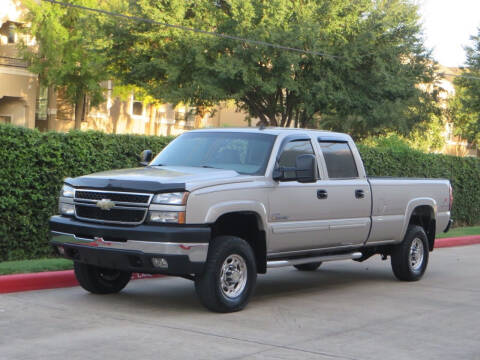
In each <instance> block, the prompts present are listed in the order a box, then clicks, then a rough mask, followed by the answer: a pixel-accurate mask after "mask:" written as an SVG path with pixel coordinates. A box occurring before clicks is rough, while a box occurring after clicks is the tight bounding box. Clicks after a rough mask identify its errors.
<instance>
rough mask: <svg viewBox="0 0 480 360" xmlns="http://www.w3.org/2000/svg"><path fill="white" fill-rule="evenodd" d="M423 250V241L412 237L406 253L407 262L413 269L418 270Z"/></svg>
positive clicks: (421, 262) (421, 261) (420, 265)
mask: <svg viewBox="0 0 480 360" xmlns="http://www.w3.org/2000/svg"><path fill="white" fill-rule="evenodd" d="M424 251H425V250H424V247H423V241H422V240H421V239H419V238H415V239H413V241H412V244H411V245H410V253H409V255H408V264H409V265H410V268H411V269H412V270H413V271H418V270H420V268H421V267H422V264H423V258H424Z"/></svg>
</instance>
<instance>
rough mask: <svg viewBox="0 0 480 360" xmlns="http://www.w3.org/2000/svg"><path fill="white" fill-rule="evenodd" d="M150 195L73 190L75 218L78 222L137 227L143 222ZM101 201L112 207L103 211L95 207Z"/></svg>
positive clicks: (150, 198)
mask: <svg viewBox="0 0 480 360" xmlns="http://www.w3.org/2000/svg"><path fill="white" fill-rule="evenodd" d="M152 197H153V195H152V194H142V193H128V192H115V191H99V190H87V189H77V190H75V198H74V203H75V217H76V218H77V219H80V220H85V221H93V222H101V223H112V224H125V225H138V224H141V223H143V222H144V221H145V218H146V216H147V211H148V205H149V204H150V201H151V200H152ZM101 200H110V201H112V202H113V203H114V205H113V207H111V208H110V209H109V210H105V209H102V208H100V207H99V206H97V202H99V201H101Z"/></svg>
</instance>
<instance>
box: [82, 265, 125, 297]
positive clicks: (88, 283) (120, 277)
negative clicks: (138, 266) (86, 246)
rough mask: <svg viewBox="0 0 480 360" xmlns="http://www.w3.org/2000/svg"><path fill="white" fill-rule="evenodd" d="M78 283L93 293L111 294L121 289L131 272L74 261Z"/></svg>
mask: <svg viewBox="0 0 480 360" xmlns="http://www.w3.org/2000/svg"><path fill="white" fill-rule="evenodd" d="M74 271H75V276H76V278H77V280H78V282H79V284H80V285H81V286H82V287H83V288H84V289H85V290H87V291H89V292H91V293H93V294H113V293H117V292H119V291H121V290H122V289H123V288H124V287H125V286H126V285H127V284H128V282H129V281H130V277H131V276H132V274H131V273H130V272H126V271H120V270H113V269H106V268H101V267H98V266H95V265H89V264H83V263H79V262H75V263H74Z"/></svg>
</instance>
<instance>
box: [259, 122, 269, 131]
mask: <svg viewBox="0 0 480 360" xmlns="http://www.w3.org/2000/svg"><path fill="white" fill-rule="evenodd" d="M266 127H267V126H266V125H265V122H263V121H262V122H261V123H260V126H259V127H258V130H265V128H266Z"/></svg>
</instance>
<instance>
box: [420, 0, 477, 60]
mask: <svg viewBox="0 0 480 360" xmlns="http://www.w3.org/2000/svg"><path fill="white" fill-rule="evenodd" d="M418 4H419V5H420V13H421V15H422V21H423V27H424V36H425V44H426V46H427V47H428V48H430V49H433V57H434V59H435V60H437V61H438V62H439V63H440V64H442V65H445V66H461V65H463V64H464V62H465V60H466V57H465V51H464V46H465V45H471V42H470V40H469V39H470V36H471V35H475V34H477V33H478V31H477V29H478V28H479V27H480V0H418Z"/></svg>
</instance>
